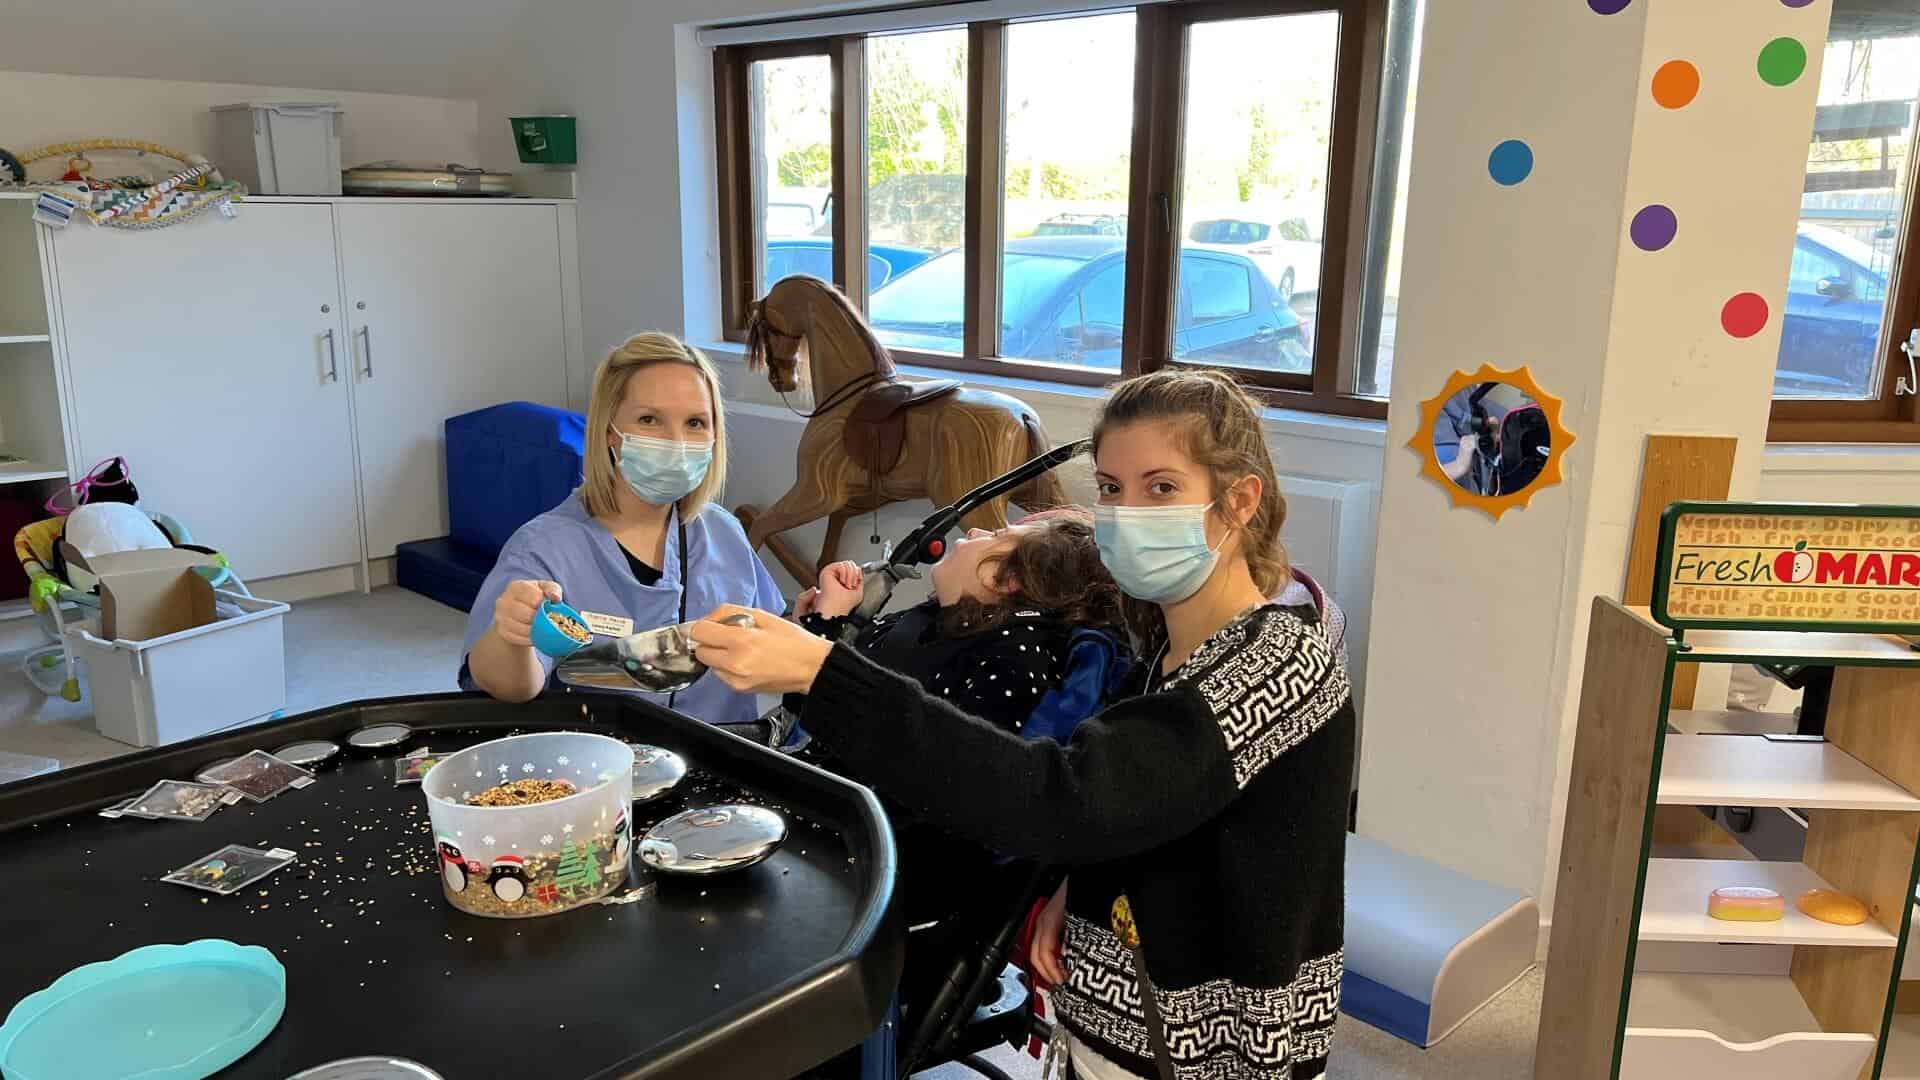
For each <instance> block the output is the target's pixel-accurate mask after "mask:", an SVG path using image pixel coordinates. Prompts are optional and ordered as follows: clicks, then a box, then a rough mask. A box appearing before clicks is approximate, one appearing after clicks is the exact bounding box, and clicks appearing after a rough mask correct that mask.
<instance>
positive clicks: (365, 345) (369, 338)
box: [360, 326, 373, 379]
mask: <svg viewBox="0 0 1920 1080" xmlns="http://www.w3.org/2000/svg"><path fill="white" fill-rule="evenodd" d="M360 355H361V357H362V358H363V359H364V360H365V361H366V364H367V366H366V371H365V374H366V376H367V378H369V379H371V378H373V327H371V326H362V327H360Z"/></svg>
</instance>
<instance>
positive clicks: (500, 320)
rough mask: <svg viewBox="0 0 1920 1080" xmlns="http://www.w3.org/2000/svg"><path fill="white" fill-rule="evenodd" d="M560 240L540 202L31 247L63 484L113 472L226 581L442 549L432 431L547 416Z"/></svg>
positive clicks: (566, 273) (356, 207)
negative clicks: (54, 321)
mask: <svg viewBox="0 0 1920 1080" xmlns="http://www.w3.org/2000/svg"><path fill="white" fill-rule="evenodd" d="M571 225H572V213H571V209H570V208H568V207H563V206H561V205H557V204H555V203H552V202H517V201H516V202H512V203H476V202H464V203H462V202H451V201H443V202H434V201H415V200H393V201H380V200H353V199H337V200H323V199H307V200H301V199H285V200H265V201H262V200H250V201H248V202H246V203H244V204H242V205H241V206H240V207H239V213H238V215H237V216H236V217H235V218H233V219H231V220H224V219H221V218H219V217H217V216H214V215H206V216H204V217H202V218H198V219H195V220H192V221H188V222H185V223H182V224H180V225H176V226H172V227H170V228H166V229H160V230H148V231H128V230H120V229H108V228H97V227H93V226H86V225H74V226H70V227H69V228H67V229H64V230H62V231H60V232H58V233H56V234H53V244H52V245H51V246H52V259H51V260H50V261H51V263H52V265H53V268H54V275H55V279H56V282H57V286H58V295H59V297H60V299H61V303H60V316H59V318H60V323H61V325H60V326H59V327H58V328H56V330H55V334H56V336H58V337H59V338H60V339H61V340H62V341H63V342H64V345H65V348H64V351H63V355H64V363H65V366H66V369H67V372H68V380H67V383H68V386H69V387H70V395H69V398H68V400H67V401H66V402H65V405H66V410H65V411H66V412H67V413H69V416H68V417H67V420H68V424H67V430H68V431H69V432H70V437H71V442H72V445H73V447H74V450H75V453H76V454H77V456H78V458H79V460H80V464H79V465H78V466H76V467H77V468H85V467H86V466H87V465H88V464H90V463H92V462H93V461H96V460H99V459H101V458H104V457H108V456H111V455H114V454H123V455H125V456H126V457H127V459H128V460H129V462H130V463H131V465H132V470H133V475H134V480H135V482H136V483H137V484H138V485H139V487H140V492H141V497H142V500H143V501H144V502H147V503H148V504H150V505H151V506H153V507H154V508H156V509H161V510H166V511H169V512H171V513H174V514H176V515H178V516H179V517H180V518H181V520H182V521H184V522H186V523H187V525H188V526H189V527H190V528H192V529H193V531H194V533H195V536H196V538H197V539H199V540H201V541H202V542H204V543H206V544H208V545H210V546H214V547H217V548H219V549H220V550H222V551H224V552H226V553H227V554H228V555H229V556H230V557H231V558H232V560H233V563H234V567H235V569H236V570H238V571H239V572H240V573H241V575H242V576H243V577H247V578H264V577H274V576H279V575H283V574H291V573H300V572H305V571H313V570H323V569H329V568H333V567H340V566H347V565H351V564H356V563H359V562H360V561H361V560H363V559H368V558H383V557H386V556H390V555H392V554H393V549H394V545H395V544H396V543H400V542H403V541H407V540H418V539H426V538H430V537H435V536H441V535H444V534H445V533H446V531H447V514H446V465H445V460H446V452H445V444H444V432H445V422H446V420H447V418H448V417H450V416H454V415H457V414H459V413H463V412H467V411H470V410H472V409H477V408H483V407H485V406H488V405H496V404H499V403H501V402H504V401H516V400H524V401H536V402H541V403H544V404H548V405H557V406H564V405H566V404H567V369H568V366H569V365H568V360H569V352H570V346H569V333H570V331H572V332H576V333H577V331H574V328H576V327H577V326H578V319H577V308H576V307H575V306H574V305H575V304H577V298H575V297H574V296H573V295H572V285H573V274H572V272H571V270H570V269H569V268H566V267H565V266H564V265H563V258H564V257H570V256H571V253H572V251H573V245H572V237H571V235H570V234H569V231H568V230H570V229H571Z"/></svg>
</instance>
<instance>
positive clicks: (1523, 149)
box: [1487, 139, 1533, 187]
mask: <svg viewBox="0 0 1920 1080" xmlns="http://www.w3.org/2000/svg"><path fill="white" fill-rule="evenodd" d="M1532 172H1533V147H1531V146H1528V145H1527V144H1526V143H1524V142H1522V141H1520V140H1519V139H1508V140H1507V141H1506V142H1503V143H1501V144H1500V145H1499V146H1496V147H1494V148H1493V153H1491V154H1488V155H1487V175H1488V176H1491V177H1493V182H1494V183H1496V184H1500V185H1502V186H1505V187H1512V186H1513V185H1515V184H1517V183H1519V182H1520V181H1522V180H1525V179H1526V178H1527V177H1528V176H1529V175H1530V174H1531V173H1532Z"/></svg>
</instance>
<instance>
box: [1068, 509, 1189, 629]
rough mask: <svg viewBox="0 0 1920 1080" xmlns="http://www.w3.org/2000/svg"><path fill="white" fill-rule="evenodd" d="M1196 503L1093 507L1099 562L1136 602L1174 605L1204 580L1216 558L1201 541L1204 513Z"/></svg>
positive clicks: (1094, 533)
mask: <svg viewBox="0 0 1920 1080" xmlns="http://www.w3.org/2000/svg"><path fill="white" fill-rule="evenodd" d="M1212 508H1213V504H1211V503H1207V504H1204V505H1199V506H1096V507H1094V509H1093V540H1094V543H1096V544H1098V545H1099V546H1100V561H1101V562H1102V563H1105V564H1106V567H1107V572H1108V573H1110V574H1112V575H1113V580H1114V582H1115V583H1116V584H1118V585H1119V586H1120V591H1121V592H1123V593H1126V594H1127V595H1128V596H1131V597H1133V598H1134V599H1136V600H1147V601H1151V602H1153V603H1156V604H1177V603H1179V602H1180V601H1182V600H1185V599H1186V598H1187V597H1189V596H1192V595H1193V594H1194V593H1197V592H1199V591H1200V586H1202V585H1204V584H1206V582H1207V577H1208V576H1209V575H1211V574H1212V573H1213V567H1214V564H1215V563H1217V562H1219V560H1220V551H1219V549H1218V548H1214V547H1210V546H1208V544H1207V511H1208V510H1210V509H1212Z"/></svg>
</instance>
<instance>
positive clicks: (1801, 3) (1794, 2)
mask: <svg viewBox="0 0 1920 1080" xmlns="http://www.w3.org/2000/svg"><path fill="white" fill-rule="evenodd" d="M1780 2H1781V3H1783V4H1785V5H1787V6H1788V7H1790V8H1803V7H1806V6H1807V5H1808V4H1811V3H1813V0H1780Z"/></svg>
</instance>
